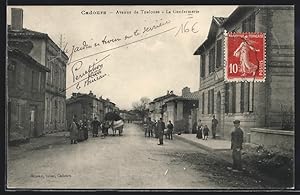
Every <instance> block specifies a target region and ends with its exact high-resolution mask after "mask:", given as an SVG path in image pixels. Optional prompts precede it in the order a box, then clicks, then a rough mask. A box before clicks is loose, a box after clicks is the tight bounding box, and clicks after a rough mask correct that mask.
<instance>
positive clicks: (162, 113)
mask: <svg viewBox="0 0 300 195" xmlns="http://www.w3.org/2000/svg"><path fill="white" fill-rule="evenodd" d="M173 97H177V95H175V94H174V93H173V91H167V94H166V95H164V96H161V97H157V98H155V99H154V100H153V101H152V102H150V103H149V113H150V117H151V119H152V120H156V121H158V120H159V119H160V118H163V120H164V122H167V121H168V116H167V108H166V107H165V106H164V104H165V103H166V101H168V100H169V99H171V98H173Z"/></svg>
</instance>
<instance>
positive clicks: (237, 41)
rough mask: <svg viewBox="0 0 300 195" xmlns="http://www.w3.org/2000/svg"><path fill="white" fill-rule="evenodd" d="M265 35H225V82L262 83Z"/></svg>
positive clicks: (264, 63)
mask: <svg viewBox="0 0 300 195" xmlns="http://www.w3.org/2000/svg"><path fill="white" fill-rule="evenodd" d="M265 40H266V36H265V33H260V32H254V33H249V32H228V33H225V47H224V48H225V59H224V60H225V62H224V66H225V67H224V71H225V81H227V82H264V81H265V78H266V57H265V46H266V44H265V43H266V42H265Z"/></svg>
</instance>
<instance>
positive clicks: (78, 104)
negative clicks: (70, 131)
mask: <svg viewBox="0 0 300 195" xmlns="http://www.w3.org/2000/svg"><path fill="white" fill-rule="evenodd" d="M66 102H67V121H68V124H70V122H71V121H72V119H73V116H74V115H76V117H77V118H78V119H83V118H84V117H86V118H87V119H89V120H93V119H94V118H95V117H97V119H98V120H99V121H103V120H104V104H105V101H104V100H103V99H102V98H101V99H98V98H97V97H96V95H94V94H93V93H92V92H90V93H89V94H82V93H73V94H72V96H71V98H69V99H67V101H66Z"/></svg>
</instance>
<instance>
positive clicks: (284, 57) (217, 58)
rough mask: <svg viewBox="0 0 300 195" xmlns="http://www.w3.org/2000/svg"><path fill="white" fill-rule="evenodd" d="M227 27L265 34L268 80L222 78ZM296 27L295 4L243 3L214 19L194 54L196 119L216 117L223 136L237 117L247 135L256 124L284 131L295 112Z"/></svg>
mask: <svg viewBox="0 0 300 195" xmlns="http://www.w3.org/2000/svg"><path fill="white" fill-rule="evenodd" d="M287 29H288V30H287ZM224 30H226V31H227V32H264V33H266V80H265V82H261V83H256V82H255V83H253V82H232V83H225V82H224V34H223V32H224ZM294 31H295V30H294V7H293V6H286V7H284V6H275V7H274V6H273V7H271V6H270V7H269V6H256V7H249V6H239V7H238V8H237V9H236V10H234V11H233V13H232V14H231V15H230V16H229V17H228V18H224V17H213V18H212V22H211V26H210V30H209V34H208V36H207V39H206V40H205V41H204V42H203V43H202V44H201V45H200V46H199V48H198V49H197V50H196V51H195V53H194V55H199V56H200V87H199V93H200V100H199V113H198V118H200V119H201V120H202V121H203V123H206V124H208V125H209V126H210V125H211V120H212V115H216V118H217V120H219V125H218V129H217V134H219V135H220V136H223V137H225V138H229V136H230V131H231V130H232V128H233V124H232V121H233V120H235V119H238V120H240V121H241V126H242V128H243V129H244V131H245V135H247V133H250V128H252V127H268V128H273V129H284V128H285V127H284V124H285V121H286V119H285V117H286V116H288V117H293V116H294V37H295V35H294ZM285 113H288V114H287V115H285ZM289 119H290V120H289V121H290V124H293V119H291V118H289Z"/></svg>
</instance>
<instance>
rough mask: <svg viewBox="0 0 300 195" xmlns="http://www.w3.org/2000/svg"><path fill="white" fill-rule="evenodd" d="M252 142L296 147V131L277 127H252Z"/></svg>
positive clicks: (291, 148) (287, 147) (289, 148)
mask: <svg viewBox="0 0 300 195" xmlns="http://www.w3.org/2000/svg"><path fill="white" fill-rule="evenodd" d="M251 143H254V144H258V145H264V146H265V147H269V148H272V147H279V148H282V149H287V150H293V149H294V132H293V131H282V130H277V129H262V128H252V129H251Z"/></svg>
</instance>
